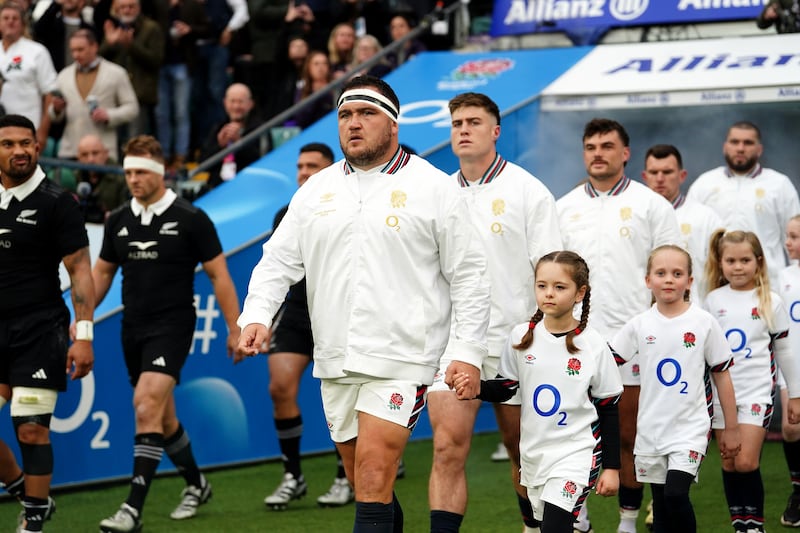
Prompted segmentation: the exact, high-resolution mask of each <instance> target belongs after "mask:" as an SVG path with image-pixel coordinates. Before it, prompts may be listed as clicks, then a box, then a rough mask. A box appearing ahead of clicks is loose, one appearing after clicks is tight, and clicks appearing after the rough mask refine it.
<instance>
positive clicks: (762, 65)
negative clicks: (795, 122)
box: [542, 34, 800, 111]
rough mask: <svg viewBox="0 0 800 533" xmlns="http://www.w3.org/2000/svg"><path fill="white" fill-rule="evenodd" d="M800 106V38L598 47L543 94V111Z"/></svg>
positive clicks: (773, 36) (790, 35)
mask: <svg viewBox="0 0 800 533" xmlns="http://www.w3.org/2000/svg"><path fill="white" fill-rule="evenodd" d="M781 100H786V101H797V100H800V34H783V35H769V36H758V37H745V38H734V39H707V40H697V41H673V42H659V43H636V44H621V45H604V46H598V47H596V48H595V49H594V50H592V51H591V52H589V53H588V54H587V55H586V56H585V57H584V58H583V59H581V60H580V61H579V62H578V63H576V64H575V65H574V66H573V67H572V68H571V69H569V70H568V71H567V72H566V73H564V74H563V75H562V76H560V77H559V78H558V79H557V80H555V81H554V82H553V83H551V84H550V85H549V86H547V87H546V88H545V89H544V91H543V92H542V109H543V110H547V111H575V110H584V109H608V108H640V107H661V106H694V105H715V104H735V103H752V102H775V101H781Z"/></svg>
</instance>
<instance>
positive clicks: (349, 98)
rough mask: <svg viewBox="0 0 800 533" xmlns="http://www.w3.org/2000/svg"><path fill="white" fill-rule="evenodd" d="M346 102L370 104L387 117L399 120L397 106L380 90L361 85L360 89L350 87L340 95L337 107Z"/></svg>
mask: <svg viewBox="0 0 800 533" xmlns="http://www.w3.org/2000/svg"><path fill="white" fill-rule="evenodd" d="M346 102H359V103H362V104H369V105H372V106H375V107H377V108H378V109H380V110H381V111H382V112H383V113H384V114H385V115H386V116H387V117H389V118H390V119H392V120H394V121H395V122H397V115H398V114H399V112H398V111H397V106H395V105H394V104H393V103H392V101H391V100H389V99H388V98H386V97H385V96H383V95H382V94H381V93H379V92H378V91H373V90H372V89H365V88H363V87H359V88H358V89H350V90H349V91H347V92H345V93H344V94H342V96H340V97H339V103H338V104H337V106H336V107H337V108H339V107H342V104H344V103H346Z"/></svg>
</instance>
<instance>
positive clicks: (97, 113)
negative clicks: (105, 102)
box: [91, 107, 108, 124]
mask: <svg viewBox="0 0 800 533" xmlns="http://www.w3.org/2000/svg"><path fill="white" fill-rule="evenodd" d="M91 118H92V120H93V121H94V122H99V123H101V124H105V123H106V122H108V111H107V110H106V109H105V108H104V107H98V108H97V109H95V110H94V111H92V116H91Z"/></svg>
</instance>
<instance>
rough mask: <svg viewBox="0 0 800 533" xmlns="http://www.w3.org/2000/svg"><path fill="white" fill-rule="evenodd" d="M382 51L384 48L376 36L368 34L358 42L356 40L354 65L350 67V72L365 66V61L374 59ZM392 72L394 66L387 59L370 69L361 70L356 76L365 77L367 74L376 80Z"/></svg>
mask: <svg viewBox="0 0 800 533" xmlns="http://www.w3.org/2000/svg"><path fill="white" fill-rule="evenodd" d="M381 50H383V46H381V43H380V42H379V41H378V39H376V38H375V37H374V36H372V35H369V34H367V35H364V36H362V37H359V38H358V40H356V48H355V53H354V54H353V63H352V64H351V65H350V70H353V69H355V68H357V67H358V66H359V65H361V64H363V63H364V62H365V61H367V60H369V59H372V58H373V57H375V56H376V55H378V53H380V51H381ZM391 71H392V65H391V64H390V63H389V62H388V61H387V60H386V58H383V59H381V60H380V61H379V62H378V63H376V64H375V65H372V66H371V67H370V68H368V69H361V70H359V71H358V72H356V73H355V74H354V76H363V75H364V74H367V75H369V76H375V77H376V78H382V77H384V76H386V75H387V74H389V73H390V72H391Z"/></svg>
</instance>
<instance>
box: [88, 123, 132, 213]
mask: <svg viewBox="0 0 800 533" xmlns="http://www.w3.org/2000/svg"><path fill="white" fill-rule="evenodd" d="M78 161H80V162H81V163H86V164H89V165H106V166H117V163H116V161H114V160H113V159H112V158H111V155H110V154H109V152H108V149H107V148H106V147H105V145H104V144H103V141H102V140H101V139H100V137H98V136H97V135H94V134H89V135H84V136H83V137H82V138H81V140H80V141H79V142H78ZM82 183H85V184H86V185H81V184H82ZM87 185H88V187H87ZM77 190H78V197H79V198H78V199H79V200H80V203H81V208H82V210H83V218H84V220H86V222H91V223H95V224H102V223H103V222H105V220H106V217H108V214H109V213H110V212H111V211H113V210H114V209H116V208H117V207H119V206H121V205H122V204H124V203H125V202H126V201H128V198H130V195H129V194H128V186H127V185H126V184H125V177H124V176H123V175H122V174H115V173H113V172H97V171H94V170H80V171H78V187H77Z"/></svg>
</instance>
